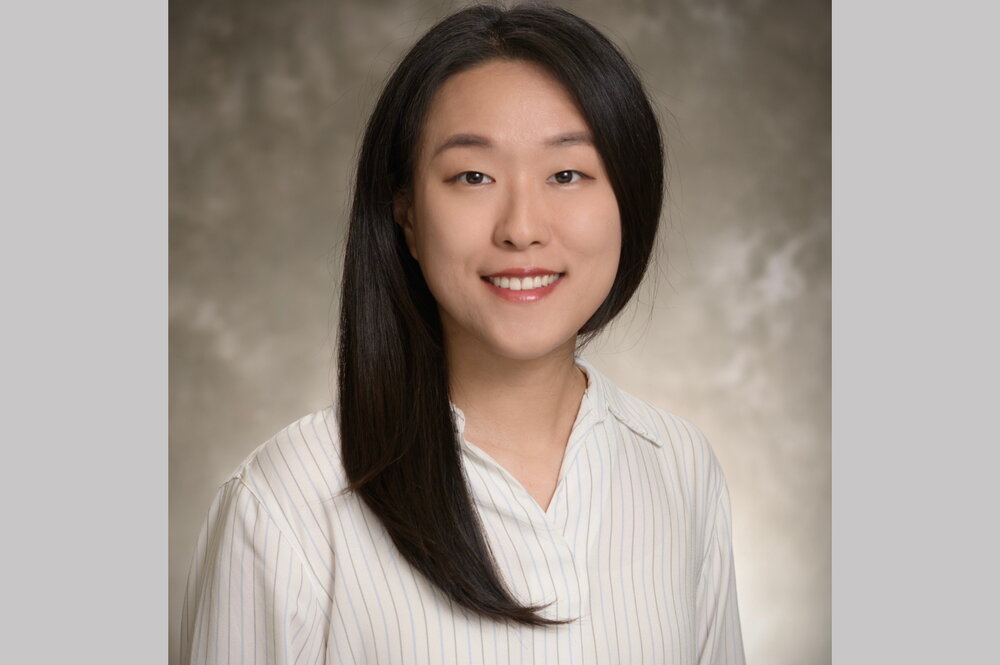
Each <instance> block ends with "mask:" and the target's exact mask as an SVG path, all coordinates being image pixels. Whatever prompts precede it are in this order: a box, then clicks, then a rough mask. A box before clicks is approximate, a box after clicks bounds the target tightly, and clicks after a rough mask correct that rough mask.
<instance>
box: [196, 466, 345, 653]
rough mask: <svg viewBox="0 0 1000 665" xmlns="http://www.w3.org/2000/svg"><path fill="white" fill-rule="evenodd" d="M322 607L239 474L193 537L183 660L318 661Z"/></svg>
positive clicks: (307, 575)
mask: <svg viewBox="0 0 1000 665" xmlns="http://www.w3.org/2000/svg"><path fill="white" fill-rule="evenodd" d="M325 622H326V615H325V609H324V606H323V605H322V604H320V603H319V602H318V600H317V594H316V592H315V588H314V586H313V580H312V579H311V577H310V572H309V571H308V569H307V568H306V566H305V565H304V563H303V561H302V558H301V555H300V554H299V552H298V551H296V550H295V548H294V547H292V542H291V541H290V540H289V539H288V538H287V537H286V536H285V534H283V533H282V532H281V530H280V529H279V528H278V527H277V525H276V524H275V522H274V521H273V519H272V518H271V517H270V515H269V514H268V512H267V510H266V509H265V508H264V507H263V506H262V505H261V503H260V501H259V500H258V499H257V497H255V496H254V494H253V493H252V492H251V491H250V489H249V488H248V487H247V486H246V485H245V484H244V483H243V481H242V480H241V479H239V478H234V479H232V480H230V481H229V482H228V483H226V484H225V485H223V487H222V488H221V489H220V490H219V493H218V495H217V496H216V498H215V501H214V503H213V504H212V507H211V509H210V510H209V514H208V519H207V520H206V522H205V526H204V527H203V528H202V531H201V534H200V536H199V538H198V545H197V549H196V550H195V554H194V558H193V562H192V565H191V571H190V573H189V574H188V581H187V588H186V591H185V595H184V606H183V609H182V617H181V636H180V639H181V665H209V664H211V665H216V664H221V663H227V664H228V663H234V664H235V663H250V662H253V663H259V664H264V663H267V664H272V665H286V664H287V665H293V664H300V665H305V664H307V663H321V662H323V659H324V658H325V652H326V630H325V629H324V626H325V625H326V623H325Z"/></svg>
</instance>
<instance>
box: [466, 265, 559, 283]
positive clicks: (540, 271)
mask: <svg viewBox="0 0 1000 665" xmlns="http://www.w3.org/2000/svg"><path fill="white" fill-rule="evenodd" d="M562 274H563V273H562V272H561V271H559V270H550V269H548V268H535V267H530V268H507V269H506V270H501V271H500V272H494V273H490V274H489V275H484V277H541V276H542V275H562ZM557 281H558V280H557Z"/></svg>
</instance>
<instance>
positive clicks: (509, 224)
mask: <svg viewBox="0 0 1000 665" xmlns="http://www.w3.org/2000/svg"><path fill="white" fill-rule="evenodd" d="M493 242H494V243H496V244H497V245H498V246H501V247H504V248H508V249H519V250H523V249H528V248H529V247H531V246H532V245H545V244H547V243H548V242H549V220H548V212H547V210H546V206H545V205H544V204H543V201H542V193H541V192H538V191H536V190H535V189H534V188H532V187H531V184H530V183H528V182H510V181H508V187H507V189H506V191H505V197H504V201H503V204H502V205H501V207H500V210H499V211H498V218H497V222H496V227H495V229H494V233H493Z"/></svg>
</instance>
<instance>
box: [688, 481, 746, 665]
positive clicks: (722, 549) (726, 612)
mask: <svg viewBox="0 0 1000 665" xmlns="http://www.w3.org/2000/svg"><path fill="white" fill-rule="evenodd" d="M714 522H715V524H714V527H713V528H712V531H711V532H710V533H709V534H708V546H707V548H706V550H705V558H704V560H703V562H702V567H701V578H700V579H699V581H698V591H697V593H698V597H697V614H696V622H697V623H696V626H697V631H698V633H697V634H698V638H699V640H700V645H699V650H698V654H699V655H698V665H745V663H746V660H745V659H744V655H743V636H742V634H741V632H740V613H739V609H738V607H737V604H736V574H735V571H734V569H733V547H732V516H731V513H730V507H729V493H728V491H727V490H726V487H725V485H723V486H722V493H721V495H720V496H719V502H718V505H717V507H716V512H715V520H714Z"/></svg>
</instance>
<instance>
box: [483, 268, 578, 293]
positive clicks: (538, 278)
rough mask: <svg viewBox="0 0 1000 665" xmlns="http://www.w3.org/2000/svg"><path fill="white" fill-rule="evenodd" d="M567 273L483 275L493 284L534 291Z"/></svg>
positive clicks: (512, 289)
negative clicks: (507, 275) (511, 275)
mask: <svg viewBox="0 0 1000 665" xmlns="http://www.w3.org/2000/svg"><path fill="white" fill-rule="evenodd" d="M565 274H566V273H562V272H560V273H550V274H548V275H535V276H534V277H483V279H484V280H485V281H487V282H489V283H490V284H492V285H493V286H495V287H497V288H500V289H507V290H509V291H533V290H535V289H542V288H545V287H546V286H549V285H550V284H552V283H554V282H556V281H558V280H559V279H560V278H561V277H562V276H563V275H565Z"/></svg>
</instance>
